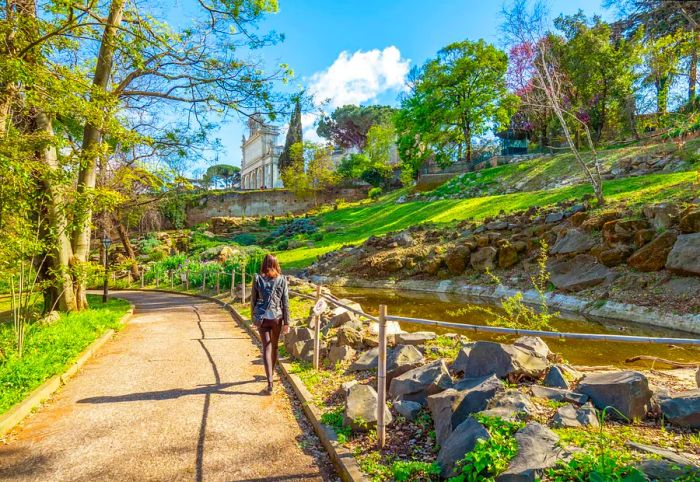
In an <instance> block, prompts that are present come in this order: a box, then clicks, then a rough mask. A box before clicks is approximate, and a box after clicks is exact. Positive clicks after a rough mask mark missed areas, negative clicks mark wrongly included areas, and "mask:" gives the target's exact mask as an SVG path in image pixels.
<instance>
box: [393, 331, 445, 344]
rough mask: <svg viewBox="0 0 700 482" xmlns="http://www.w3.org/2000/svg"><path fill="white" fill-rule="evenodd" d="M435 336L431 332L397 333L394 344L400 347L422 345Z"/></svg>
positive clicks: (435, 336)
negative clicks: (398, 344)
mask: <svg viewBox="0 0 700 482" xmlns="http://www.w3.org/2000/svg"><path fill="white" fill-rule="evenodd" d="M435 338H437V335H436V334H435V333H433V332H432V331H415V332H413V333H399V334H398V335H396V343H400V344H402V345H422V344H424V343H425V342H426V341H430V340H434V339H435Z"/></svg>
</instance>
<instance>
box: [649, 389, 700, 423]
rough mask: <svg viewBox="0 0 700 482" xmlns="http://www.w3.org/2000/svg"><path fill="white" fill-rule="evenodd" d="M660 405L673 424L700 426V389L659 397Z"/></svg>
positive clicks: (662, 411) (667, 418)
mask: <svg viewBox="0 0 700 482" xmlns="http://www.w3.org/2000/svg"><path fill="white" fill-rule="evenodd" d="M659 407H660V408H661V413H663V414H664V417H665V418H666V420H668V421H669V422H671V423H672V424H674V425H680V426H683V427H691V428H700V389H696V390H689V391H687V392H681V393H677V394H674V395H672V396H662V397H659Z"/></svg>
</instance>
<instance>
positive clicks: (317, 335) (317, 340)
mask: <svg viewBox="0 0 700 482" xmlns="http://www.w3.org/2000/svg"><path fill="white" fill-rule="evenodd" d="M320 299H321V285H318V286H317V287H316V303H318V300H320ZM312 321H313V322H314V370H318V367H319V365H320V362H321V315H320V314H316V313H313V315H312Z"/></svg>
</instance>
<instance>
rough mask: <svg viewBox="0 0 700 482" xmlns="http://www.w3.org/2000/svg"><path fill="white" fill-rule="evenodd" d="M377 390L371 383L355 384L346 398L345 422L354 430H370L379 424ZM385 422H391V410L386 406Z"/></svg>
mask: <svg viewBox="0 0 700 482" xmlns="http://www.w3.org/2000/svg"><path fill="white" fill-rule="evenodd" d="M377 400H378V399H377V392H376V391H375V390H374V388H372V387H370V386H369V385H353V386H352V387H350V388H349V389H348V392H347V398H346V400H345V412H344V413H343V419H344V424H345V425H349V426H351V427H352V428H353V430H369V429H370V428H372V427H376V426H377ZM384 422H385V423H387V424H389V423H391V412H390V411H389V409H388V408H387V407H386V406H385V407H384Z"/></svg>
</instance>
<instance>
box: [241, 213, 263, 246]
mask: <svg viewBox="0 0 700 482" xmlns="http://www.w3.org/2000/svg"><path fill="white" fill-rule="evenodd" d="M262 219H265V218H262ZM233 241H234V242H235V243H237V244H240V245H241V246H252V245H254V244H256V243H257V241H258V240H257V238H256V237H255V236H254V235H252V234H250V233H241V234H238V235H236V236H235V237H234V238H233Z"/></svg>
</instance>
